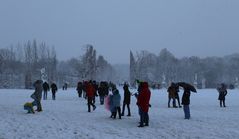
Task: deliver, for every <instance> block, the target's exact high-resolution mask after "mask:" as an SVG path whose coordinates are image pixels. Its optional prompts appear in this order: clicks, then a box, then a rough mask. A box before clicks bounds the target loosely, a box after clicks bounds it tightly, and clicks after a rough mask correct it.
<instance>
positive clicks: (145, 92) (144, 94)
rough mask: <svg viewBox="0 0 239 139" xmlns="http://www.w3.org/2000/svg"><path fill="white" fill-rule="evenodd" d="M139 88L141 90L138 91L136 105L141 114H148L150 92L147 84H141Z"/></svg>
mask: <svg viewBox="0 0 239 139" xmlns="http://www.w3.org/2000/svg"><path fill="white" fill-rule="evenodd" d="M141 87H142V88H141V89H140V92H139V95H138V99H137V105H138V106H139V108H140V109H141V110H142V111H143V112H148V111H149V101H150V96H151V92H150V90H149V87H148V83H147V82H143V83H142V86H141Z"/></svg>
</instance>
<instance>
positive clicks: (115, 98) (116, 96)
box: [112, 85, 121, 119]
mask: <svg viewBox="0 0 239 139" xmlns="http://www.w3.org/2000/svg"><path fill="white" fill-rule="evenodd" d="M112 93H113V97H112V101H113V102H112V104H113V107H114V109H113V110H115V112H113V118H114V119H115V118H116V115H117V113H118V115H119V119H121V109H120V101H121V96H120V94H119V90H118V89H117V88H116V85H113V86H112Z"/></svg>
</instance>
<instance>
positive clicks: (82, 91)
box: [24, 80, 227, 127]
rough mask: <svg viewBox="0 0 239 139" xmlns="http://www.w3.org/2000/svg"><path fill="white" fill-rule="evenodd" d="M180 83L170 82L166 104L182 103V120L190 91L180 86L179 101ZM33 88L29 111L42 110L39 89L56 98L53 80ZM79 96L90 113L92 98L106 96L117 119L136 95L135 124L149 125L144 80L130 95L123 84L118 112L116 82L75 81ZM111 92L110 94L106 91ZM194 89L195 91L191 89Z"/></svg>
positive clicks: (221, 91)
mask: <svg viewBox="0 0 239 139" xmlns="http://www.w3.org/2000/svg"><path fill="white" fill-rule="evenodd" d="M179 86H180V83H173V82H172V83H171V85H170V86H169V87H168V89H167V92H168V107H169V108H170V107H171V105H170V103H171V100H173V102H172V107H173V108H181V107H182V106H181V104H182V105H183V111H184V115H185V119H190V117H191V116H190V108H189V105H190V94H191V91H192V88H190V86H183V89H184V92H183V96H182V103H180V99H179V94H178V92H179ZM34 88H35V91H34V93H33V94H32V95H31V98H33V99H34V101H33V102H31V103H26V104H25V105H24V108H25V109H26V110H28V113H34V110H33V106H36V107H37V109H36V111H38V112H40V111H42V106H41V98H42V91H43V92H44V95H43V99H44V100H46V99H47V93H48V91H49V90H50V88H51V91H52V99H53V100H55V98H56V97H55V95H56V92H57V85H56V84H55V83H52V84H51V86H49V84H48V83H47V82H44V83H43V82H42V80H37V81H36V82H35V83H34ZM76 90H77V92H78V96H79V97H83V98H85V99H86V100H87V106H88V112H91V107H92V108H93V111H94V110H95V109H96V105H95V98H96V97H97V96H99V98H100V104H101V105H103V104H104V102H105V98H106V97H108V99H109V100H108V101H109V106H110V108H109V110H110V111H111V116H110V117H111V118H113V119H116V116H117V115H118V117H119V119H121V116H124V115H125V107H127V110H128V114H127V116H131V111H130V103H131V96H132V95H135V97H136V99H137V103H136V104H137V106H138V112H139V116H140V122H139V126H138V127H144V126H149V114H148V111H149V107H151V105H150V103H149V102H150V97H151V92H150V89H149V85H148V83H147V82H138V90H137V91H138V92H137V93H135V94H132V93H131V92H130V90H129V85H128V84H127V83H125V84H124V86H123V90H124V97H123V105H122V111H121V104H120V102H121V95H120V93H119V90H118V89H117V87H116V85H115V84H113V83H111V82H110V83H108V82H103V81H102V82H100V83H99V84H97V83H96V81H91V80H90V81H83V82H78V84H77V88H76ZM110 90H111V92H112V94H110V93H109V92H110ZM217 90H218V92H219V97H218V100H220V107H226V105H225V96H226V95H227V89H226V85H225V84H221V85H220V87H218V88H217ZM194 91H196V90H194ZM176 100H177V102H178V106H177V105H176Z"/></svg>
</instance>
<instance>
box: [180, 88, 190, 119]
mask: <svg viewBox="0 0 239 139" xmlns="http://www.w3.org/2000/svg"><path fill="white" fill-rule="evenodd" d="M190 95H191V92H190V89H188V88H184V92H183V96H182V105H183V111H184V116H185V117H184V119H190V117H191V115H190V108H189V104H190Z"/></svg>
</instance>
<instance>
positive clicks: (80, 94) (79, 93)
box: [76, 82, 83, 97]
mask: <svg viewBox="0 0 239 139" xmlns="http://www.w3.org/2000/svg"><path fill="white" fill-rule="evenodd" d="M76 90H77V93H78V96H79V97H82V90H83V84H82V82H78V83H77V88H76Z"/></svg>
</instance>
